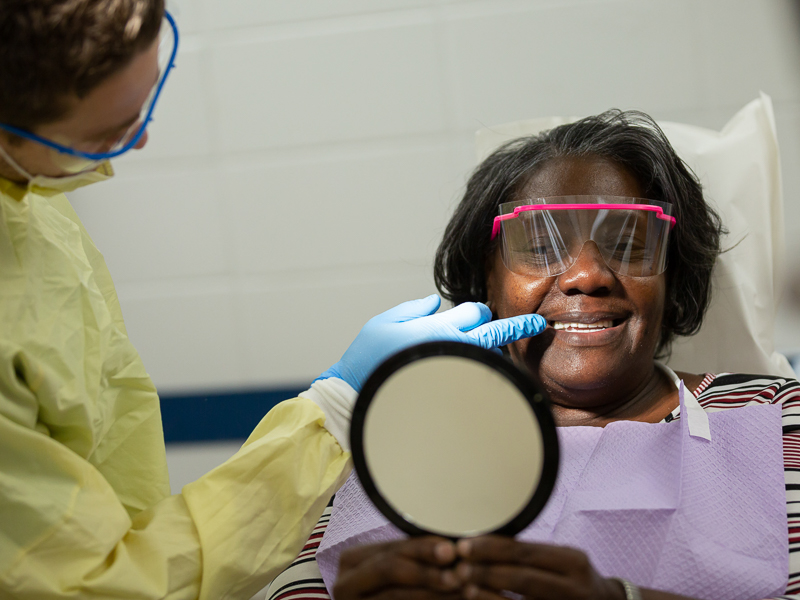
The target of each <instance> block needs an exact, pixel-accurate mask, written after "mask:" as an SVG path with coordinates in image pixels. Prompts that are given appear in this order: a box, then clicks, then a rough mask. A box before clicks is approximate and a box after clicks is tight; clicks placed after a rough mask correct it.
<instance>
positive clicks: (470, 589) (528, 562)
mask: <svg viewBox="0 0 800 600" xmlns="http://www.w3.org/2000/svg"><path fill="white" fill-rule="evenodd" d="M456 548H457V553H458V557H459V558H460V559H461V563H460V564H459V565H458V567H457V568H456V575H457V576H458V579H459V582H460V583H461V584H462V585H463V586H464V588H463V596H464V598H466V599H467V600H507V598H506V597H504V596H503V595H502V592H504V591H508V592H513V593H515V594H519V595H521V596H523V597H524V598H528V599H533V598H536V599H537V600H538V599H541V600H545V599H551V598H552V599H558V600H579V599H580V600H583V599H586V600H589V599H591V600H625V591H624V590H623V588H622V586H621V585H620V584H619V582H616V581H614V580H611V579H605V578H604V577H602V576H601V575H600V574H599V573H598V572H597V571H595V570H594V567H593V566H592V564H591V562H590V561H589V558H588V557H587V556H586V554H584V553H583V552H581V551H580V550H576V549H574V548H567V547H565V546H553V545H548V544H528V543H525V542H518V541H516V540H514V539H513V538H507V537H499V536H484V537H478V538H472V539H464V540H460V541H459V542H458V544H457V546H456ZM337 600H339V599H338V598H337Z"/></svg>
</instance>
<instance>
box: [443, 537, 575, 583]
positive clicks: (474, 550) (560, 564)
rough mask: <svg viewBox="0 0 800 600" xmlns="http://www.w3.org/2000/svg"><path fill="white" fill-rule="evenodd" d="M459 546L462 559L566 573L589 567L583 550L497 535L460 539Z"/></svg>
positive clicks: (459, 554)
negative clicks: (519, 540)
mask: <svg viewBox="0 0 800 600" xmlns="http://www.w3.org/2000/svg"><path fill="white" fill-rule="evenodd" d="M456 549H457V552H458V556H459V558H463V559H466V560H468V561H469V562H470V563H487V564H512V565H513V564H521V565H529V566H532V567H537V568H540V569H542V570H545V571H552V572H554V573H561V574H564V575H566V574H569V573H572V572H574V571H575V570H576V569H583V568H585V567H587V566H589V562H588V559H587V558H586V555H585V554H584V553H583V552H581V551H580V550H576V549H574V548H569V547H567V546H553V545H550V544H529V543H526V542H518V541H516V540H515V539H513V538H508V537H501V536H496V535H487V536H482V537H476V538H471V539H464V540H459V542H458V544H457V546H456Z"/></svg>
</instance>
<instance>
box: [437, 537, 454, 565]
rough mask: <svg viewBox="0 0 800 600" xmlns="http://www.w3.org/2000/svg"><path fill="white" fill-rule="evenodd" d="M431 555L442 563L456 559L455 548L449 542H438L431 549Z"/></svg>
mask: <svg viewBox="0 0 800 600" xmlns="http://www.w3.org/2000/svg"><path fill="white" fill-rule="evenodd" d="M433 555H434V556H435V557H436V558H437V559H439V560H440V561H441V562H443V563H450V562H453V561H454V560H455V559H456V552H455V548H453V544H451V543H450V542H440V543H438V544H436V546H435V547H434V549H433Z"/></svg>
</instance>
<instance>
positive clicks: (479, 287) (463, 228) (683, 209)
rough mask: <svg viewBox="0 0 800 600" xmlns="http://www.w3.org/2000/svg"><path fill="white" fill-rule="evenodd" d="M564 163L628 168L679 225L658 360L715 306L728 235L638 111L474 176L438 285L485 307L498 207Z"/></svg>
mask: <svg viewBox="0 0 800 600" xmlns="http://www.w3.org/2000/svg"><path fill="white" fill-rule="evenodd" d="M564 157H600V158H605V159H608V160H611V161H613V162H615V163H617V164H618V165H620V166H622V167H624V168H625V169H627V170H628V171H629V172H630V173H631V174H632V175H633V176H634V177H635V178H636V179H637V181H638V182H639V184H640V185H641V187H642V190H643V192H644V195H645V197H646V198H648V199H651V200H660V201H662V202H669V203H670V204H672V205H673V216H675V218H676V219H677V223H676V226H675V228H674V229H673V230H672V232H671V233H670V236H669V245H668V249H667V270H666V284H667V286H666V290H667V291H666V302H665V306H664V317H663V321H662V330H661V338H660V340H659V346H658V355H660V356H664V355H668V354H669V350H670V344H671V342H672V340H673V339H674V337H675V336H676V335H692V334H694V333H696V332H697V331H698V329H699V328H700V325H701V323H702V322H703V315H704V314H705V311H706V309H707V308H708V305H709V302H710V300H711V271H712V269H713V267H714V263H715V261H716V259H717V256H718V255H719V253H720V238H721V236H722V235H723V234H724V233H725V229H724V227H723V225H722V222H721V220H720V218H719V215H718V214H717V213H716V212H715V211H714V210H713V209H712V208H711V207H710V206H709V205H708V204H707V203H706V201H705V199H704V198H703V191H702V188H701V186H700V183H699V182H698V180H697V178H696V177H695V175H694V174H693V173H692V171H691V170H690V169H689V167H687V166H686V164H685V163H684V162H683V161H682V160H681V159H680V158H679V157H678V155H677V154H676V153H675V151H674V150H673V148H672V146H671V145H670V143H669V141H668V140H667V137H666V136H665V135H664V132H663V131H661V128H660V127H659V126H658V125H657V124H656V122H655V121H654V120H653V119H652V118H651V117H650V116H648V115H646V114H644V113H642V112H638V111H624V112H623V111H620V110H616V109H615V110H609V111H607V112H604V113H602V114H599V115H596V116H592V117H587V118H585V119H581V120H580V121H576V122H574V123H569V124H567V125H561V126H559V127H556V128H554V129H551V130H549V131H545V132H543V133H541V134H539V135H534V136H529V137H523V138H519V139H516V140H512V141H510V142H508V143H506V144H504V145H503V146H501V147H500V148H498V149H497V150H495V151H494V152H493V153H492V154H491V155H490V156H489V157H488V158H486V160H484V161H483V162H482V163H481V164H480V165H479V166H478V167H477V169H475V171H474V172H473V174H472V176H471V177H470V179H469V182H468V183H467V189H466V192H465V193H464V197H463V198H462V200H461V202H460V204H459V205H458V207H457V208H456V211H455V213H454V214H453V217H452V218H451V219H450V222H449V223H448V225H447V229H446V230H445V234H444V238H443V239H442V242H441V244H440V245H439V249H438V250H437V252H436V262H435V265H434V279H435V281H436V287H437V288H438V289H439V292H440V293H441V294H442V296H443V297H444V298H447V299H448V300H450V301H451V302H453V303H454V304H460V303H462V302H468V301H472V302H485V301H486V265H487V264H488V262H487V261H488V260H489V258H490V257H491V256H492V254H493V253H494V251H495V248H496V247H497V241H496V240H495V241H491V240H490V239H489V238H490V234H491V231H492V222H493V220H494V217H495V216H497V214H498V207H499V206H500V204H502V203H504V202H512V201H514V200H517V198H516V195H517V193H518V192H519V191H520V190H521V189H522V188H523V187H524V186H525V184H526V182H527V181H528V179H529V178H530V176H531V175H532V174H533V173H534V172H535V171H537V170H538V169H539V168H540V167H542V166H543V165H544V164H545V163H547V162H548V161H550V160H553V159H556V158H564Z"/></svg>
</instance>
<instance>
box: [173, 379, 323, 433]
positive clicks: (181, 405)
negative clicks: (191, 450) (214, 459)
mask: <svg viewBox="0 0 800 600" xmlns="http://www.w3.org/2000/svg"><path fill="white" fill-rule="evenodd" d="M306 389H308V386H305V387H302V388H285V389H269V390H249V391H246V392H226V393H216V394H193V395H165V396H161V419H162V421H163V423H164V439H165V440H166V442H167V443H170V442H206V441H213V440H243V439H245V438H246V437H248V436H249V435H250V432H252V431H253V429H254V428H255V426H256V425H258V423H259V421H261V419H262V418H263V417H264V415H266V414H267V413H268V412H269V411H270V409H271V408H272V407H273V406H275V405H276V404H278V403H279V402H281V401H283V400H286V399H288V398H295V397H296V396H297V395H298V394H299V393H300V392H303V391H305V390H306Z"/></svg>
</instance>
